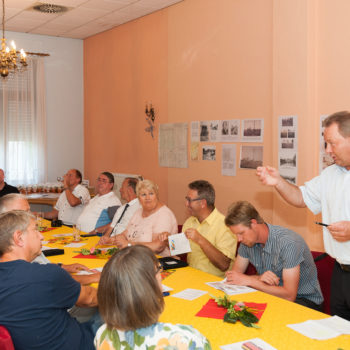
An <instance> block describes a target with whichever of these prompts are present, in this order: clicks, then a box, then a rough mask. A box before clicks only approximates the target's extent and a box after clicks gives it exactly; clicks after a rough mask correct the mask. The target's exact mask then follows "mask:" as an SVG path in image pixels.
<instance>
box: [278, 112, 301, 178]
mask: <svg viewBox="0 0 350 350" xmlns="http://www.w3.org/2000/svg"><path fill="white" fill-rule="evenodd" d="M278 133H279V135H278V139H279V141H278V144H279V150H278V169H279V172H280V174H281V176H282V177H283V178H285V179H286V180H288V181H289V182H291V183H293V184H296V181H297V174H298V167H297V150H298V147H297V146H298V138H297V133H298V117H297V116H296V115H294V116H290V115H288V116H280V117H279V119H278Z"/></svg>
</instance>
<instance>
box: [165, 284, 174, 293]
mask: <svg viewBox="0 0 350 350" xmlns="http://www.w3.org/2000/svg"><path fill="white" fill-rule="evenodd" d="M162 290H163V292H170V291H171V290H174V289H173V288H171V287H168V286H166V285H165V284H162Z"/></svg>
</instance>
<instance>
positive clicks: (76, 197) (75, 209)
mask: <svg viewBox="0 0 350 350" xmlns="http://www.w3.org/2000/svg"><path fill="white" fill-rule="evenodd" d="M81 181H82V175H81V172H80V171H79V170H77V169H70V170H69V171H68V172H67V174H66V175H64V176H63V189H64V191H63V192H62V193H61V195H60V196H59V198H58V201H57V203H56V205H55V208H54V209H53V210H52V211H50V212H46V213H44V219H57V217H58V219H59V220H62V222H63V223H64V224H65V225H69V226H71V225H74V224H76V222H77V219H78V217H79V215H80V214H81V213H82V211H83V209H84V207H85V205H87V204H88V203H89V201H90V193H89V190H88V189H87V188H86V187H85V186H82V185H81Z"/></svg>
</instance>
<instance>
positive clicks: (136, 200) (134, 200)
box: [128, 198, 139, 207]
mask: <svg viewBox="0 0 350 350" xmlns="http://www.w3.org/2000/svg"><path fill="white" fill-rule="evenodd" d="M138 201H139V199H138V198H134V199H132V200H131V201H130V202H128V203H129V207H130V206H132V205H134V204H136V202H138Z"/></svg>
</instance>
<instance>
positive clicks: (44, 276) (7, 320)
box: [0, 260, 94, 350]
mask: <svg viewBox="0 0 350 350" xmlns="http://www.w3.org/2000/svg"><path fill="white" fill-rule="evenodd" d="M0 276H1V278H0V324H1V325H4V326H5V327H6V328H7V329H8V330H9V332H10V334H11V337H12V340H13V343H14V345H15V348H16V350H22V349H23V350H32V349H33V350H34V349H36V350H39V349H42V350H54V349H57V350H58V349H59V350H72V349H74V350H80V349H81V350H83V349H84V350H88V349H89V350H90V349H91V350H92V349H94V346H93V334H92V332H91V331H90V329H89V328H88V326H86V325H83V324H80V323H78V321H76V320H75V319H74V318H72V317H71V316H70V315H69V314H68V312H67V309H68V308H70V307H72V306H73V305H74V304H75V303H76V301H77V300H78V297H79V295H80V290H81V286H80V284H79V283H78V282H76V281H75V280H74V279H73V278H72V277H71V276H70V275H69V274H68V273H67V272H66V271H65V270H63V269H62V268H60V267H58V266H57V265H54V264H47V265H40V264H37V263H32V264H31V263H28V262H26V261H24V260H14V261H9V262H2V263H0Z"/></svg>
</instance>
